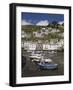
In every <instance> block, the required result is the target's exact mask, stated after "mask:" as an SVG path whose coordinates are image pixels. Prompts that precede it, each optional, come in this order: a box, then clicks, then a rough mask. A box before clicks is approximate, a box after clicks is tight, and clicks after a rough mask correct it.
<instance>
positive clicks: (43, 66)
mask: <svg viewBox="0 0 73 90" xmlns="http://www.w3.org/2000/svg"><path fill="white" fill-rule="evenodd" d="M38 66H39V69H49V70H53V69H57V68H58V64H55V63H38Z"/></svg>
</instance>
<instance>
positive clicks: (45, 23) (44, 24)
mask: <svg viewBox="0 0 73 90" xmlns="http://www.w3.org/2000/svg"><path fill="white" fill-rule="evenodd" d="M48 24H49V21H48V20H41V21H39V22H38V23H37V24H36V25H37V26H47V25H48Z"/></svg>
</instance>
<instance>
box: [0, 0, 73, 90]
mask: <svg viewBox="0 0 73 90" xmlns="http://www.w3.org/2000/svg"><path fill="white" fill-rule="evenodd" d="M11 2H21V3H35V4H49V5H51V4H52V5H68V6H69V5H73V0H0V90H12V89H15V90H20V89H21V90H24V89H25V90H29V89H30V90H40V89H42V90H44V89H45V90H63V89H64V90H65V89H66V90H72V89H73V83H72V84H63V85H46V86H38V87H37V86H35V87H19V88H11V87H9V86H8V81H9V79H8V78H9V3H11ZM72 38H73V36H72ZM72 45H73V44H72ZM72 64H73V63H72ZM72 68H73V66H72ZM72 81H73V80H72Z"/></svg>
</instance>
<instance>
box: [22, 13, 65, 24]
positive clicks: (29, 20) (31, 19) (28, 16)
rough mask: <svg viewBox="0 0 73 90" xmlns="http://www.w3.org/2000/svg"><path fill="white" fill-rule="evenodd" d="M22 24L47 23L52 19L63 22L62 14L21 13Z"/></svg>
mask: <svg viewBox="0 0 73 90" xmlns="http://www.w3.org/2000/svg"><path fill="white" fill-rule="evenodd" d="M21 20H22V25H24V24H25V25H34V24H35V25H48V24H49V23H51V22H52V21H57V22H63V21H64V15H63V14H48V13H46V14H45V13H26V12H22V13H21Z"/></svg>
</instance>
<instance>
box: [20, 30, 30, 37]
mask: <svg viewBox="0 0 73 90" xmlns="http://www.w3.org/2000/svg"><path fill="white" fill-rule="evenodd" d="M21 37H22V38H30V37H31V34H27V33H26V32H24V31H22V32H21Z"/></svg>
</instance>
